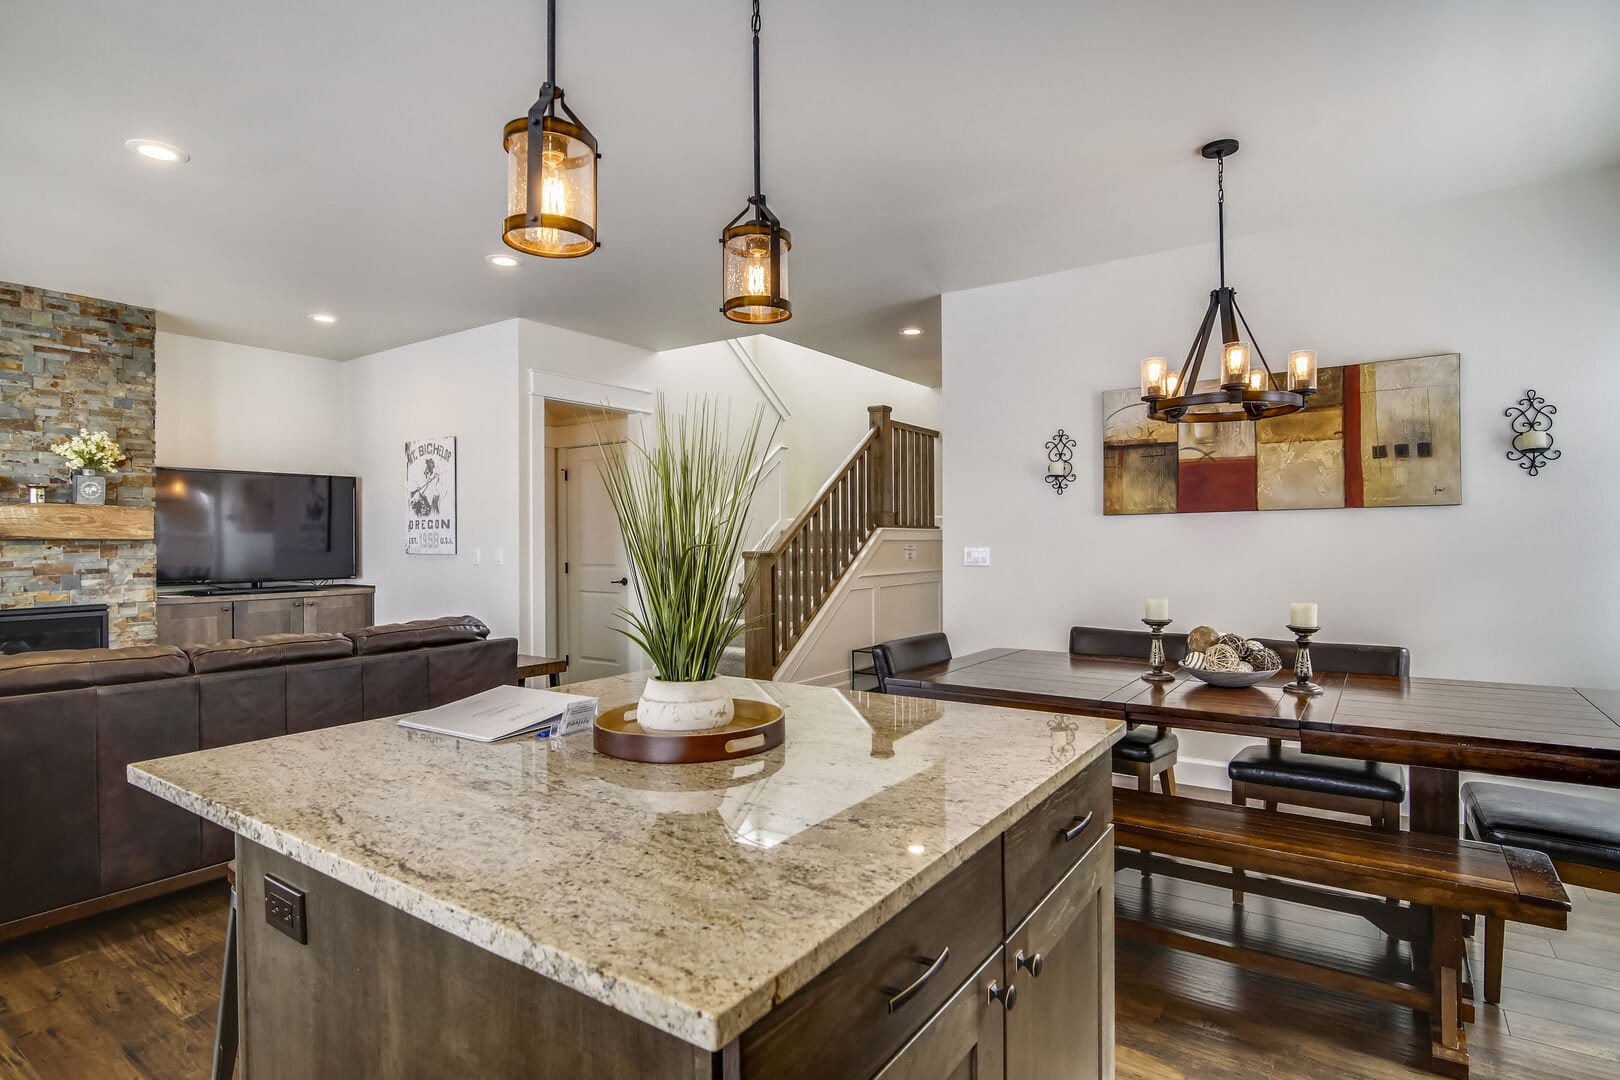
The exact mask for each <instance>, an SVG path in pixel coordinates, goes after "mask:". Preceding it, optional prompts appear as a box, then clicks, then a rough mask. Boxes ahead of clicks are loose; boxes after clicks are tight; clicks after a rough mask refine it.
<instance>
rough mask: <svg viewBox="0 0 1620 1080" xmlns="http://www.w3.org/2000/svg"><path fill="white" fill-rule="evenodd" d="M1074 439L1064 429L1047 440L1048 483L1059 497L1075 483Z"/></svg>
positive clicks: (1060, 429)
mask: <svg viewBox="0 0 1620 1080" xmlns="http://www.w3.org/2000/svg"><path fill="white" fill-rule="evenodd" d="M1074 446H1075V443H1074V439H1072V438H1070V437H1069V435H1068V433H1067V432H1065V431H1064V430H1063V429H1062V428H1058V429H1057V434H1056V435H1053V436H1052V437H1051V438H1050V439H1047V440H1046V462H1047V464H1046V482H1047V483H1048V484H1051V485H1052V490H1053V491H1056V492H1057V493H1058V494H1059V495H1061V494H1063V489H1064V488H1066V487H1068V486H1069V485H1070V484H1072V483H1074Z"/></svg>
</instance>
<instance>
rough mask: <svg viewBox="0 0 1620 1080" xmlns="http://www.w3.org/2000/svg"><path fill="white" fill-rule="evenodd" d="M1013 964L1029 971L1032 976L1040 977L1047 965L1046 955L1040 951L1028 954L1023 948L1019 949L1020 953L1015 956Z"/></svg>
mask: <svg viewBox="0 0 1620 1080" xmlns="http://www.w3.org/2000/svg"><path fill="white" fill-rule="evenodd" d="M1013 965H1014V966H1015V967H1021V968H1023V969H1024V970H1025V971H1027V972H1029V974H1030V977H1031V978H1035V979H1038V978H1040V977H1041V969H1042V968H1044V967H1046V957H1044V956H1042V955H1041V954H1040V953H1035V954H1033V955H1031V954H1027V953H1025V952H1024V950H1023V949H1019V950H1018V955H1017V956H1015V957H1013Z"/></svg>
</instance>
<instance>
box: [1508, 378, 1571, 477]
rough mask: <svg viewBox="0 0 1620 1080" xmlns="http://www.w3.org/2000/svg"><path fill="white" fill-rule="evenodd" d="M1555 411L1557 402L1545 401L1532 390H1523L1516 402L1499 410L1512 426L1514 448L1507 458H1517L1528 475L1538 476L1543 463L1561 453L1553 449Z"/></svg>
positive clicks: (1555, 458)
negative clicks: (1549, 403)
mask: <svg viewBox="0 0 1620 1080" xmlns="http://www.w3.org/2000/svg"><path fill="white" fill-rule="evenodd" d="M1557 411H1558V406H1556V405H1548V404H1547V399H1546V398H1544V397H1542V396H1541V395H1539V394H1537V393H1536V392H1535V391H1534V390H1526V391H1525V392H1524V397H1522V398H1520V399H1519V400H1518V402H1517V403H1516V404H1514V405H1510V406H1508V407H1507V408H1506V409H1504V410H1502V415H1503V416H1507V417H1511V418H1512V426H1513V449H1511V450H1509V451H1508V453H1507V459H1508V460H1509V461H1517V462H1518V463H1519V468H1521V469H1523V470H1524V471H1525V472H1527V473H1529V474H1530V475H1531V476H1539V475H1540V474H1541V468H1542V466H1543V465H1545V464H1547V462H1549V461H1557V460H1558V459H1559V458H1560V457H1562V456H1563V451H1562V450H1555V449H1553V437H1552V426H1553V421H1552V418H1553V414H1554V413H1556V412H1557Z"/></svg>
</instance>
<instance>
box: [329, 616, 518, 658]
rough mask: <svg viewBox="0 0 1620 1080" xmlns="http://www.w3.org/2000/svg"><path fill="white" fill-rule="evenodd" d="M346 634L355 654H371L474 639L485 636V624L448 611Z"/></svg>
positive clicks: (487, 631) (425, 647)
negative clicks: (446, 614) (437, 616)
mask: <svg viewBox="0 0 1620 1080" xmlns="http://www.w3.org/2000/svg"><path fill="white" fill-rule="evenodd" d="M348 637H349V639H350V640H351V641H353V642H354V651H355V653H356V654H358V655H360V656H374V655H376V654H377V653H390V652H403V651H404V650H406V649H428V648H433V647H434V646H436V645H459V644H461V643H463V642H467V641H478V640H481V639H483V638H487V637H489V627H487V626H485V625H484V623H483V620H481V619H475V618H474V617H473V616H471V615H449V616H446V617H445V618H442V619H417V620H416V621H415V622H402V623H388V624H386V625H384V626H368V627H366V628H365V629H363V630H350V631H349V632H348Z"/></svg>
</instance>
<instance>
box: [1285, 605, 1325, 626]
mask: <svg viewBox="0 0 1620 1080" xmlns="http://www.w3.org/2000/svg"><path fill="white" fill-rule="evenodd" d="M1288 625H1289V626H1312V627H1314V626H1319V625H1320V624H1319V623H1318V622H1317V621H1316V605H1315V604H1302V603H1292V604H1289V605H1288Z"/></svg>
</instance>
